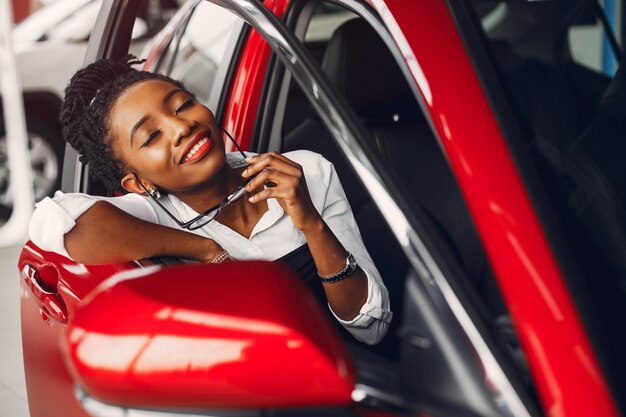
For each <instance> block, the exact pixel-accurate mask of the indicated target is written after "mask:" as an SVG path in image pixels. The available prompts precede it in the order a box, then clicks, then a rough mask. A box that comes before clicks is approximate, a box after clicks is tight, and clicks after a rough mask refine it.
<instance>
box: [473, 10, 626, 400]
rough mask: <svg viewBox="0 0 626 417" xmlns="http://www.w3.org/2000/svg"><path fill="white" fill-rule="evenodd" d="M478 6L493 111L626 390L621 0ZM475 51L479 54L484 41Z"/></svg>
mask: <svg viewBox="0 0 626 417" xmlns="http://www.w3.org/2000/svg"><path fill="white" fill-rule="evenodd" d="M470 4H471V12H472V13H473V15H474V16H473V17H474V18H475V19H474V22H476V23H477V25H476V29H477V30H478V31H479V33H480V39H481V41H482V42H483V44H482V46H483V47H485V48H486V50H487V52H488V53H489V58H490V59H487V60H484V61H480V62H482V63H483V64H482V65H477V69H478V71H479V72H480V73H481V74H482V76H483V79H484V80H485V81H484V83H485V86H486V90H487V92H488V94H489V96H490V97H491V99H492V100H493V102H492V104H495V105H493V106H492V107H493V109H494V112H495V113H496V114H497V115H498V117H499V118H500V123H501V126H502V128H503V130H504V131H505V132H506V138H507V140H508V141H509V144H510V149H511V152H512V154H513V155H514V157H515V158H517V159H518V160H519V161H520V163H519V166H520V169H521V170H522V172H523V173H524V175H526V176H527V179H528V181H527V187H528V189H529V190H530V191H531V195H532V196H533V200H534V201H533V203H534V204H535V206H536V208H537V212H538V213H540V215H541V216H542V222H543V224H544V230H545V232H546V235H547V236H548V237H549V239H550V243H551V245H552V247H553V250H554V252H555V253H556V254H557V257H558V260H559V263H560V269H561V273H562V274H563V276H564V278H565V279H566V282H567V285H568V289H569V291H570V292H571V293H572V295H573V299H574V300H575V302H576V303H577V307H578V310H579V312H580V314H581V316H582V317H583V318H584V319H583V321H584V322H585V324H586V326H587V331H588V334H589V335H591V340H592V342H593V344H594V348H595V350H596V354H597V355H598V357H599V360H600V361H601V363H602V364H603V368H604V370H605V372H607V374H608V375H609V376H610V377H609V379H610V380H611V381H613V382H612V383H613V384H614V388H615V389H616V393H621V392H624V389H625V387H626V362H625V361H624V358H623V355H622V353H621V352H624V351H626V333H625V332H624V331H622V324H621V318H622V317H625V316H626V280H625V277H626V244H625V242H626V214H625V211H624V207H626V182H625V181H624V178H625V176H624V168H623V167H624V163H623V156H624V155H625V152H626V147H625V145H624V144H625V142H624V140H623V131H624V120H626V119H625V118H624V116H625V115H626V113H625V111H626V106H625V105H624V101H623V100H624V97H626V90H625V88H624V83H623V77H624V70H625V68H624V67H623V58H622V59H621V60H622V63H620V58H619V57H620V56H623V53H622V51H621V47H620V45H619V44H620V41H619V40H620V39H621V38H622V34H621V30H620V27H619V25H616V26H615V28H614V29H615V32H614V33H613V34H612V36H613V37H614V38H615V40H616V41H617V42H615V44H612V43H611V42H610V41H609V37H610V35H611V30H612V29H610V26H611V25H610V24H604V23H602V22H603V21H606V22H610V21H612V20H613V17H615V16H616V14H617V12H618V11H619V10H621V9H622V8H623V7H624V5H623V3H622V2H621V1H615V2H608V1H606V2H602V3H597V2H595V1H578V2H516V1H501V2H494V1H485V0H473V1H471V2H470ZM601 4H602V5H603V6H601ZM468 29H469V26H468ZM466 33H468V32H466ZM468 36H469V35H468ZM470 51H471V52H472V54H474V58H476V59H477V62H478V61H479V60H480V58H478V57H479V56H480V55H479V52H478V51H479V48H474V49H470ZM620 64H621V65H620ZM616 69H617V71H615V70H616ZM491 71H493V72H491ZM494 73H495V74H498V76H493V74H494ZM487 74H490V75H487ZM488 79H489V80H490V81H487V80H488ZM503 92H504V95H502V93H503ZM496 103H497V104H496ZM509 111H510V113H508V112H509ZM616 398H623V396H620V395H619V394H616Z"/></svg>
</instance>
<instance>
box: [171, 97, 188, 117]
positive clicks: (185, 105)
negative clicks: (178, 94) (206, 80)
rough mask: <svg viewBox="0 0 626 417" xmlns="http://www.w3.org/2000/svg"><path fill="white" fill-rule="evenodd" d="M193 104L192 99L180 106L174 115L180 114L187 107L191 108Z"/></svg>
mask: <svg viewBox="0 0 626 417" xmlns="http://www.w3.org/2000/svg"><path fill="white" fill-rule="evenodd" d="M192 103H193V100H192V99H189V100H187V101H185V102H184V103H183V104H181V105H180V106H178V108H177V109H176V110H175V111H174V113H176V114H178V113H180V112H181V111H183V110H185V109H186V108H187V107H189V106H190V105H191V104H192Z"/></svg>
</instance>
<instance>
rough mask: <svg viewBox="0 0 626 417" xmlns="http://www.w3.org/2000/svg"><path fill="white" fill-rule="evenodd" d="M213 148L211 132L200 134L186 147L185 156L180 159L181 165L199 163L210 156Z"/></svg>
mask: <svg viewBox="0 0 626 417" xmlns="http://www.w3.org/2000/svg"><path fill="white" fill-rule="evenodd" d="M212 148H213V142H212V141H211V132H210V131H209V130H208V129H207V130H203V131H201V132H198V134H197V135H196V136H194V138H193V139H192V140H191V141H189V143H188V144H187V146H185V149H184V150H183V155H182V157H181V158H180V164H181V165H183V164H190V163H192V162H196V161H199V160H200V159H202V158H203V157H204V156H205V155H206V154H208V153H209V151H210V150H211V149H212Z"/></svg>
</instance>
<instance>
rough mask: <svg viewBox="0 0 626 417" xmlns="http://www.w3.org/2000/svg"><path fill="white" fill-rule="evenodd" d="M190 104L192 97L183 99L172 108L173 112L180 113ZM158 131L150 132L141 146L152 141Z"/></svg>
mask: <svg viewBox="0 0 626 417" xmlns="http://www.w3.org/2000/svg"><path fill="white" fill-rule="evenodd" d="M191 104H193V100H192V99H189V100H187V101H185V102H184V103H183V104H181V105H180V106H178V107H177V108H176V110H174V113H175V114H178V113H180V112H181V111H183V110H185V109H186V108H187V107H189V106H190V105H191ZM160 133H161V131H160V130H155V131H154V132H152V133H150V136H148V139H146V141H145V142H144V143H143V144H142V145H141V147H142V148H143V147H145V146H148V145H149V144H150V142H152V139H154V138H156V137H157V136H158V135H159V134H160Z"/></svg>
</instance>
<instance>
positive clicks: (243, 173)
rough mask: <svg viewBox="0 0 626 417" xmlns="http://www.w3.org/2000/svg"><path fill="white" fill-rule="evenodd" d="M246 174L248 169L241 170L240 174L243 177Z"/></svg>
mask: <svg viewBox="0 0 626 417" xmlns="http://www.w3.org/2000/svg"><path fill="white" fill-rule="evenodd" d="M246 175H248V170H247V169H244V170H243V172H242V173H241V176H242V177H245V176H246Z"/></svg>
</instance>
